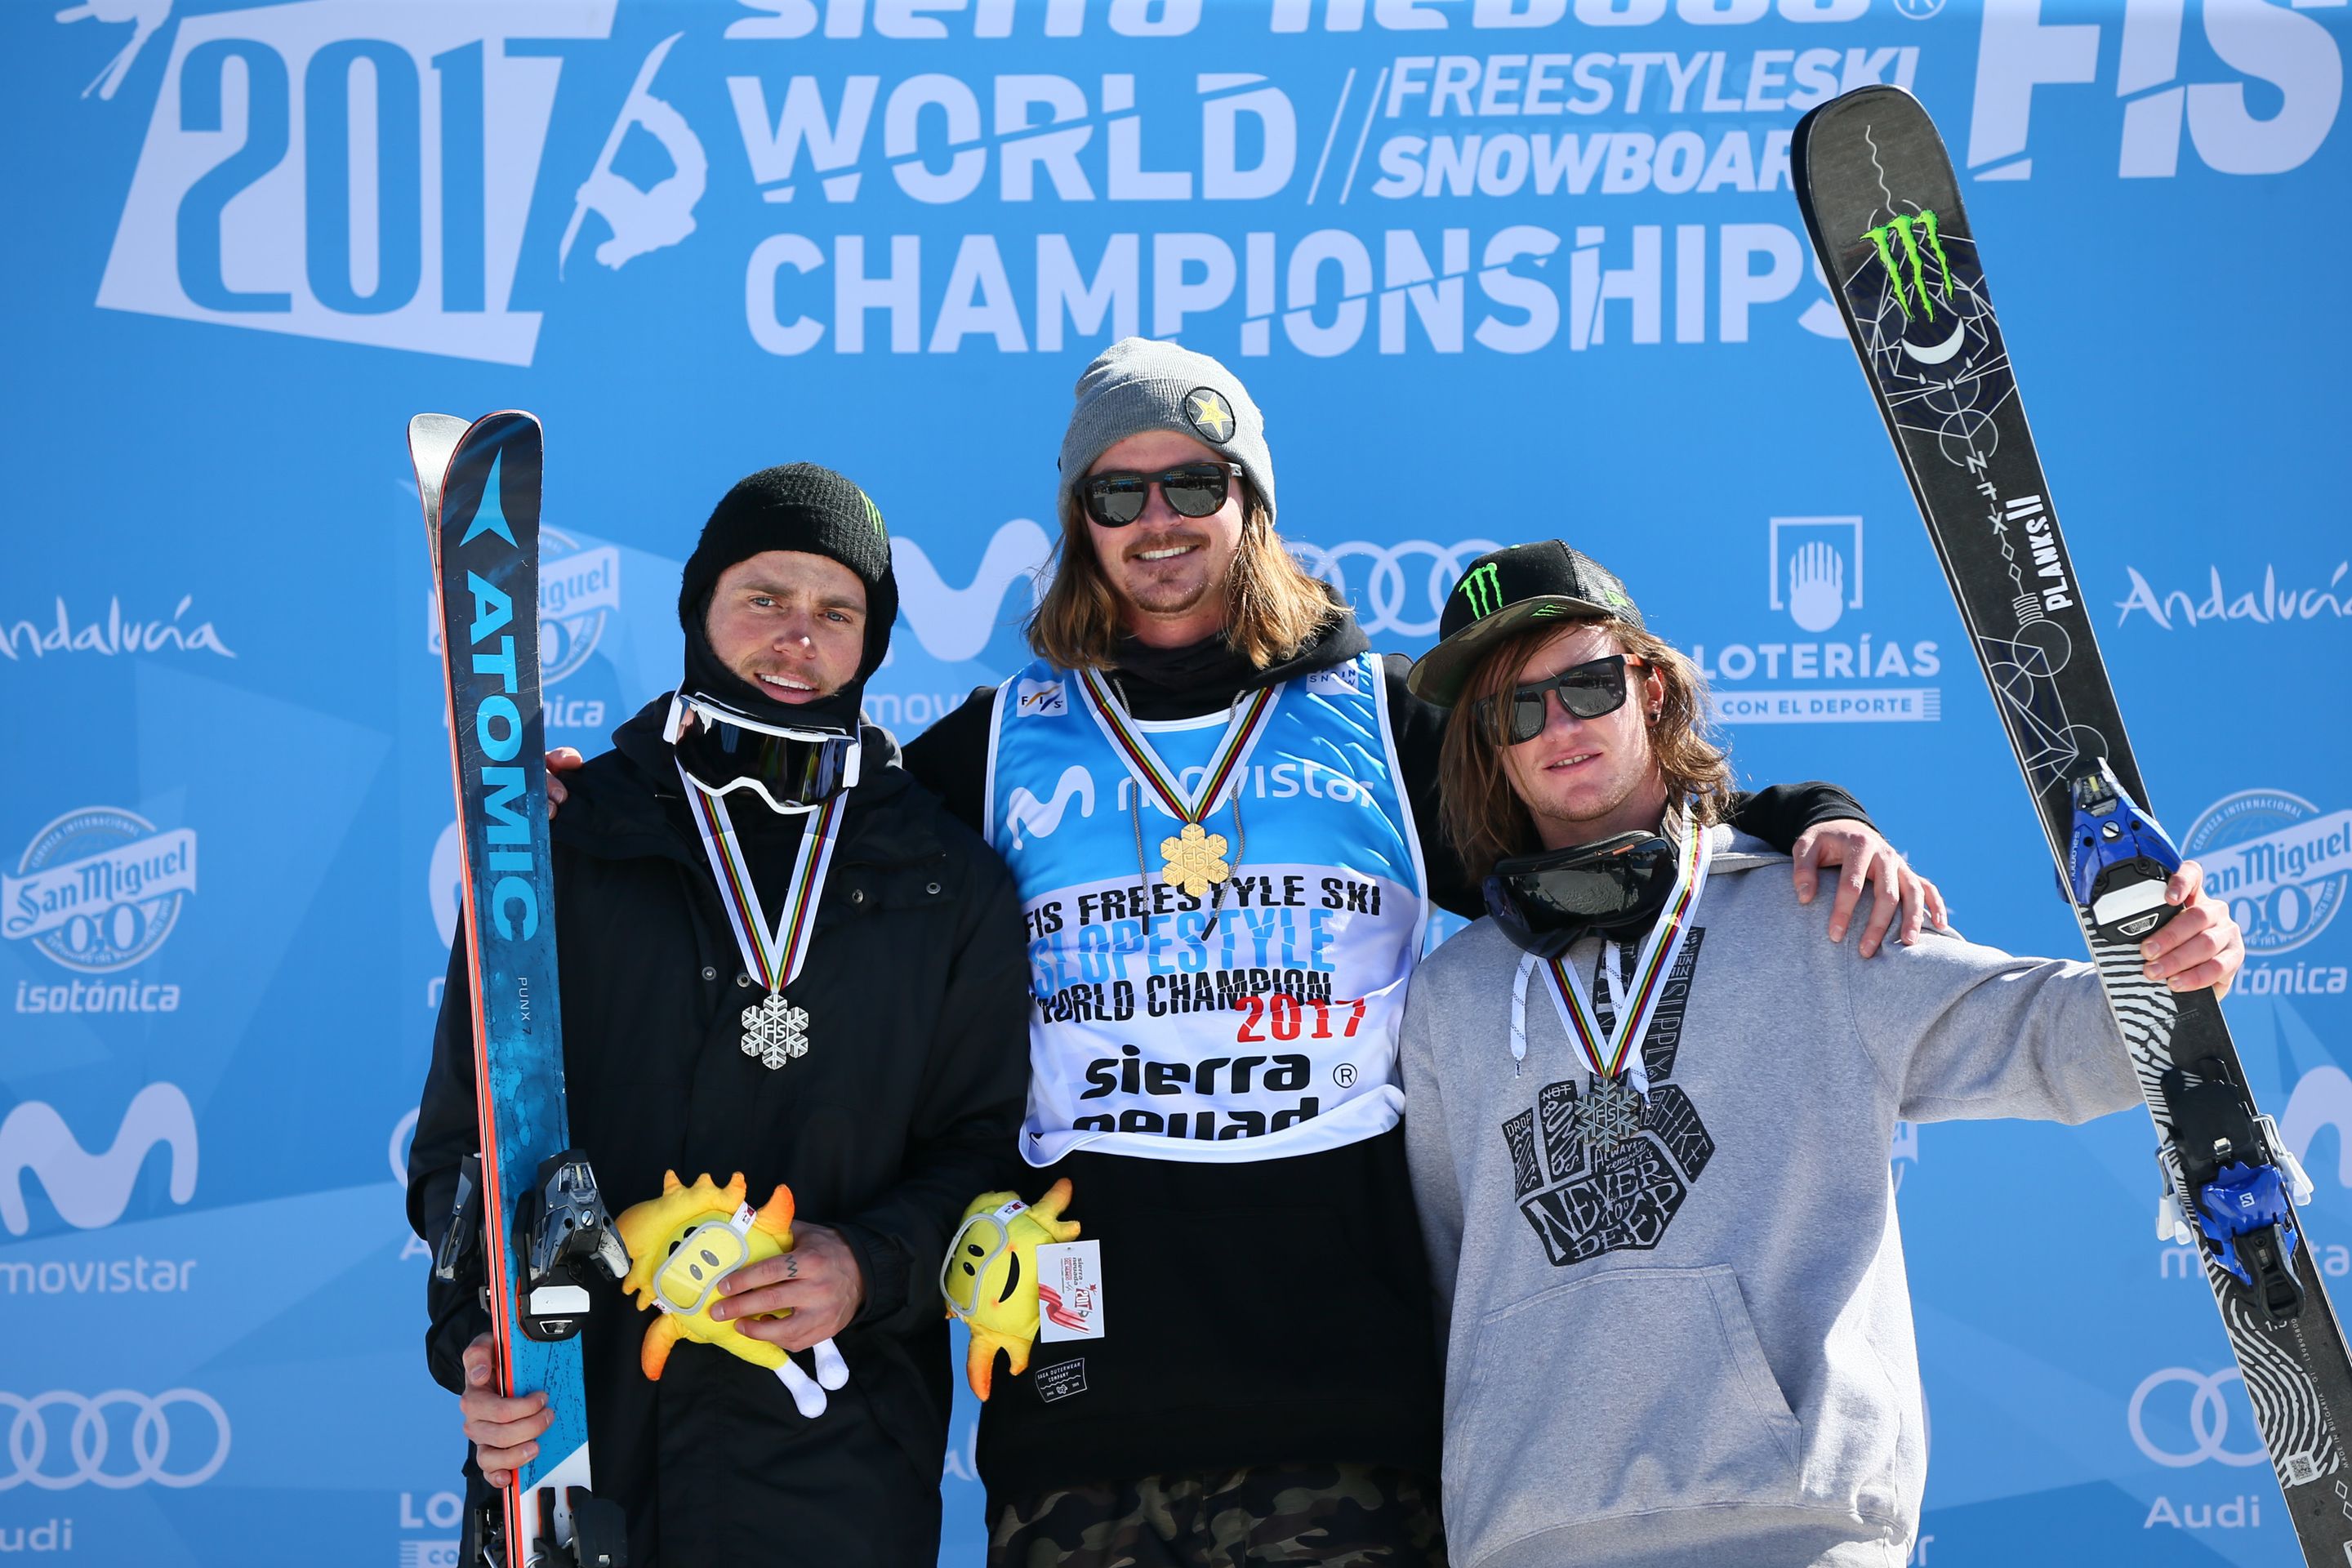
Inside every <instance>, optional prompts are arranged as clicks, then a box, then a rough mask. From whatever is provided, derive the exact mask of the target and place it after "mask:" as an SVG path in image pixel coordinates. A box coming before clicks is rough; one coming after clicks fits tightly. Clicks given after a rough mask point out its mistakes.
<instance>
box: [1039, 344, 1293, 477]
mask: <svg viewBox="0 0 2352 1568" xmlns="http://www.w3.org/2000/svg"><path fill="white" fill-rule="evenodd" d="M1146 430H1173V431H1175V432H1176V433H1177V434H1178V435H1180V436H1190V437H1193V438H1194V439H1195V440H1198V441H1201V442H1203V443H1205V444H1206V445H1207V446H1209V447H1212V448H1213V449H1214V450H1216V451H1220V452H1223V454H1224V455H1225V456H1227V457H1229V458H1233V460H1234V461H1235V462H1237V463H1239V464H1240V465H1241V466H1242V472H1243V473H1244V475H1246V476H1247V477H1248V479H1249V482H1250V489H1252V490H1254V491H1255V492H1256V494H1257V498H1258V500H1260V501H1262V502H1264V503H1265V510H1266V515H1267V517H1268V518H1271V517H1272V516H1273V515H1274V454H1273V452H1271V451H1270V450H1268V449H1267V447H1266V444H1265V415H1263V414H1261V413H1260V412H1258V406H1257V405H1256V404H1255V402H1253V401H1251V398H1250V395H1249V389H1248V388H1247V387H1245V386H1244V385H1243V384H1242V380H1241V377H1239V376H1237V375H1235V374H1234V373H1233V372H1232V371H1230V370H1227V369H1226V368H1225V367H1224V366H1223V364H1221V363H1218V362H1217V361H1216V360H1213V359H1212V358H1210V357H1209V356H1208V355H1207V354H1204V353H1194V352H1193V351H1192V350H1191V349H1188V348H1182V347H1180V346H1179V345H1177V344H1175V343H1163V342H1159V341H1158V340H1156V339H1152V338H1121V339H1120V340H1119V341H1118V342H1115V343H1113V344H1111V345H1110V347H1108V348H1107V349H1105V350H1103V352H1102V353H1100V354H1098V355H1097V356H1096V357H1095V360H1094V363H1091V364H1089V365H1087V368H1086V370H1085V372H1084V374H1081V375H1079V377H1078V385H1077V394H1076V406H1074V407H1073V408H1072V409H1071V410H1070V423H1069V427H1068V428H1067V429H1066V431H1065V432H1064V433H1063V436H1062V494H1063V498H1064V499H1065V500H1067V499H1068V497H1069V494H1070V492H1071V491H1073V490H1075V489H1077V486H1078V481H1079V480H1081V479H1085V478H1086V477H1087V469H1088V468H1093V467H1094V465H1095V463H1096V462H1097V459H1099V458H1101V457H1102V455H1103V454H1104V453H1105V452H1107V451H1108V450H1110V448H1111V447H1115V446H1117V445H1118V443H1119V442H1121V441H1124V440H1126V439H1127V438H1128V437H1129V436H1136V435H1140V434H1141V433H1142V432H1144V431H1146Z"/></svg>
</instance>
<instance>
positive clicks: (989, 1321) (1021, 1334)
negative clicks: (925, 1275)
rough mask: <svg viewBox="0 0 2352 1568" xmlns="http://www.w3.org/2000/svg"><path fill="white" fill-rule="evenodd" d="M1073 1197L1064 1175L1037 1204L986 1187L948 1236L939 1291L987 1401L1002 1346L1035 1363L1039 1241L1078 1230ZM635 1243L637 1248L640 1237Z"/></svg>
mask: <svg viewBox="0 0 2352 1568" xmlns="http://www.w3.org/2000/svg"><path fill="white" fill-rule="evenodd" d="M1069 1203H1070V1183H1069V1178H1067V1177H1064V1178H1063V1179H1062V1180H1060V1181H1058V1182H1055V1184H1053V1185H1052V1186H1051V1187H1048V1188H1047V1189H1046V1190H1045V1196H1044V1197H1042V1198H1039V1199H1038V1200H1037V1202H1036V1204H1035V1205H1034V1206H1033V1205H1029V1204H1024V1203H1023V1202H1022V1201H1021V1198H1020V1194H1017V1193H982V1194H981V1195H980V1196H978V1197H976V1198H974V1199H972V1200H971V1207H970V1208H967V1209H966V1210H964V1211H963V1224H962V1225H961V1226H960V1227H958V1229H957V1231H956V1233H955V1239H954V1240H952V1241H950V1242H949V1243H948V1251H947V1257H946V1258H943V1259H942V1260H941V1261H940V1294H941V1295H942V1296H945V1297H946V1298H947V1303H948V1316H950V1317H951V1318H961V1319H962V1320H963V1324H964V1327H965V1328H966V1329H968V1330H970V1331H971V1354H970V1355H969V1356H967V1357H966V1358H965V1360H964V1369H963V1374H964V1381H965V1382H967V1383H969V1384H971V1391H972V1393H973V1394H976V1395H978V1396H979V1397H980V1398H981V1399H982V1400H983V1401H985V1400H986V1399H987V1398H988V1389H989V1384H990V1382H991V1380H992V1378H993V1377H994V1375H995V1372H996V1352H998V1351H1003V1352H1004V1354H1005V1357H1006V1362H1007V1364H1008V1365H1009V1366H1010V1367H1011V1368H1012V1370H1013V1375H1014V1376H1016V1377H1017V1376H1019V1375H1020V1374H1021V1373H1024V1372H1026V1371H1028V1370H1029V1347H1030V1345H1031V1344H1033V1343H1034V1342H1035V1341H1036V1338H1037V1283H1038V1281H1037V1247H1038V1246H1039V1244H1040V1243H1043V1242H1048V1241H1076V1239H1077V1238H1078V1222H1077V1221H1076V1220H1074V1219H1064V1218H1063V1217H1062V1211H1063V1210H1064V1209H1065V1208H1066V1207H1068V1206H1069ZM630 1250H631V1253H632V1255H634V1254H635V1246H634V1244H632V1247H631V1249H630ZM1056 1304H1057V1305H1058V1303H1056Z"/></svg>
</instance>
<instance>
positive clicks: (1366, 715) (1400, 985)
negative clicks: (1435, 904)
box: [986, 655, 1428, 1165]
mask: <svg viewBox="0 0 2352 1568" xmlns="http://www.w3.org/2000/svg"><path fill="white" fill-rule="evenodd" d="M1110 695H1111V694H1110V693H1109V692H1108V688H1107V687H1106V688H1104V689H1102V691H1101V693H1100V694H1099V696H1098V694H1097V691H1096V690H1094V689H1088V687H1087V686H1086V685H1084V684H1082V682H1081V679H1080V677H1078V676H1076V675H1073V674H1071V673H1069V672H1066V671H1062V670H1057V669H1055V668H1053V667H1052V666H1051V665H1048V664H1045V663H1044V662H1043V661H1039V662H1037V663H1034V664H1032V665H1031V666H1030V667H1029V668H1025V669H1024V670H1021V671H1020V672H1018V673H1017V674H1015V675H1014V676H1013V679H1010V680H1007V681H1006V682H1005V683H1004V684H1003V686H1002V687H1001V688H999V689H998V691H997V698H996V708H995V713H994V716H993V729H992V736H991V742H990V750H989V776H988V786H987V793H986V799H987V803H988V814H989V815H988V829H989V840H990V842H991V843H992V845H994V847H995V848H996V850H997V852H998V853H999V854H1001V855H1003V857H1004V858H1005V861H1006V863H1007V864H1008V865H1010V866H1011V867H1012V868H1013V877H1014V879H1015V880H1016V882H1017V883H1018V885H1019V887H1020V890H1021V899H1022V904H1023V907H1024V911H1025V912H1026V915H1027V919H1028V935H1029V963H1030V973H1031V991H1032V1005H1033V1006H1034V1008H1035V1011H1034V1014H1033V1015H1032V1018H1031V1025H1030V1032H1029V1039H1030V1067H1031V1074H1030V1092H1029V1115H1028V1121H1027V1123H1026V1125H1025V1126H1024V1130H1023V1133H1022V1140H1021V1152H1022V1154H1023V1156H1024V1158H1026V1159H1027V1160H1028V1161H1029V1162H1030V1163H1032V1164H1034V1165H1047V1164H1051V1163H1053V1162H1054V1161H1055V1160H1057V1159H1059V1158H1060V1157H1061V1156H1062V1155H1063V1154H1065V1153H1066V1152H1069V1151H1071V1150H1073V1149H1076V1148H1080V1147H1085V1148H1088V1149H1093V1150H1097V1151H1099V1152H1109V1153H1121V1154H1133V1155H1141V1156H1146V1157H1150V1158H1157V1159H1170V1160H1193V1161H1244V1160H1262V1159H1267V1158H1271V1157H1274V1156H1276V1155H1284V1154H1297V1153H1307V1152H1312V1151H1314V1150H1318V1149H1329V1148H1336V1147H1339V1145H1341V1144H1345V1143H1350V1142H1356V1141H1357V1140H1359V1139H1362V1138H1369V1137H1371V1136H1373V1135H1374V1134H1376V1133H1380V1132H1383V1131H1387V1130H1388V1129H1390V1128H1391V1127H1393V1126H1395V1125H1396V1123H1397V1121H1398V1118H1399V1116H1400V1114H1401V1112H1402V1106H1403V1102H1404V1097H1403V1093H1402V1090H1401V1089H1399V1087H1398V1083H1397V1068H1396V1036H1397V1029H1398V1026H1399V1025H1400V1024H1401V1022H1402V1017H1403V1012H1404V990H1405V980H1406V977H1407V976H1408V975H1410V974H1411V973H1412V965H1413V963H1414V961H1415V959H1417V958H1418V956H1419V955H1420V952H1421V943H1422V938H1423V931H1424V929H1425V925H1426V921H1427V907H1428V906H1427V903H1426V900H1425V893H1426V887H1427V884H1426V879H1425V876H1424V873H1423V867H1422V864H1421V855H1420V847H1419V843H1418V840H1417V839H1416V838H1415V837H1414V835H1413V828H1412V816H1411V808H1410V807H1409V806H1408V805H1407V804H1406V802H1405V798H1404V791H1403V786H1402V781H1401V777H1400V774H1399V771H1398V767H1397V762H1396V756H1395V753H1394V751H1393V749H1392V747H1391V743H1390V739H1389V729H1388V713H1387V698H1386V693H1385V691H1384V689H1383V688H1382V683H1381V670H1380V667H1379V665H1378V664H1377V663H1376V662H1375V661H1374V659H1373V658H1372V657H1371V656H1370V655H1365V656H1361V657H1359V658H1355V659H1351V660H1349V662H1347V663H1345V664H1342V665H1339V666H1336V667H1334V668H1330V669H1328V670H1322V671H1318V672H1317V673H1316V674H1314V675H1311V676H1306V677H1302V678H1300V679H1297V680H1293V681H1287V682H1285V683H1283V684H1282V685H1281V686H1280V687H1278V688H1276V689H1272V690H1269V691H1267V692H1265V693H1262V694H1252V696H1253V698H1255V697H1258V696H1263V698H1264V700H1263V701H1254V700H1244V702H1243V703H1241V704H1237V705H1236V708H1235V710H1234V711H1232V712H1230V713H1225V712H1220V713H1213V714H1210V715H1208V716H1206V717H1204V718H1202V719H1198V720H1190V721H1182V722H1178V723H1154V724H1145V723H1139V722H1137V721H1134V720H1132V719H1130V718H1129V717H1128V716H1127V715H1126V714H1125V712H1124V711H1123V710H1120V709H1118V707H1117V705H1116V703H1115V701H1114V700H1109V699H1110ZM1131 742H1132V743H1131ZM1138 753H1141V754H1142V755H1144V756H1148V757H1149V759H1150V766H1149V767H1139V763H1138V761H1137V756H1138ZM1154 773H1156V774H1157V777H1156V778H1155V777H1150V776H1147V775H1150V774H1154ZM1139 781H1140V782H1139ZM1236 797H1238V798H1239V802H1240V815H1241V816H1242V817H1243V818H1244V819H1245V820H1244V821H1243V822H1240V823H1237V822H1236V820H1235V809H1234V807H1235V799H1236ZM1138 814H1140V815H1138ZM1244 832H1245V833H1246V843H1247V848H1246V852H1245V853H1244V852H1243V851H1241V850H1240V848H1239V846H1240V845H1241V843H1242V842H1243V836H1244ZM1195 833H1197V834H1198V836H1199V837H1197V838H1193V837H1191V836H1192V835H1193V834H1195ZM1218 838H1223V839H1226V840H1228V841H1229V843H1230V844H1232V845H1233V846H1234V855H1233V858H1231V859H1227V858H1226V853H1225V851H1224V850H1222V849H1213V845H1214V841H1215V840H1216V839H1218ZM1163 841H1164V842H1166V843H1167V844H1169V845H1170V846H1171V847H1170V848H1166V849H1163V850H1162V851H1161V854H1160V856H1159V857H1151V858H1146V857H1145V856H1143V855H1139V852H1138V844H1139V843H1141V844H1142V845H1143V846H1144V847H1145V849H1146V850H1147V851H1148V850H1149V849H1150V848H1152V847H1159V846H1160V845H1161V844H1162V843H1163ZM1188 843H1189V844H1192V845H1193V846H1195V848H1193V849H1187V848H1186V847H1185V846H1186V845H1187V844H1188ZM1203 850H1210V851H1211V852H1213V856H1214V858H1216V859H1218V860H1220V861H1223V862H1224V865H1223V869H1224V873H1225V875H1224V876H1223V878H1218V877H1215V876H1213V875H1209V874H1202V875H1197V876H1186V875H1183V874H1182V873H1183V872H1185V871H1186V870H1188V869H1196V868H1197V869H1199V870H1201V871H1202V872H1203V873H1206V872H1207V871H1208V870H1209V868H1206V867H1196V866H1195V863H1194V862H1193V861H1192V860H1191V859H1190V857H1191V856H1192V855H1194V854H1197V853H1202V851H1203ZM1139 859H1140V860H1144V862H1145V863H1144V864H1142V865H1140V866H1139V864H1138V862H1139ZM1171 867H1172V869H1171Z"/></svg>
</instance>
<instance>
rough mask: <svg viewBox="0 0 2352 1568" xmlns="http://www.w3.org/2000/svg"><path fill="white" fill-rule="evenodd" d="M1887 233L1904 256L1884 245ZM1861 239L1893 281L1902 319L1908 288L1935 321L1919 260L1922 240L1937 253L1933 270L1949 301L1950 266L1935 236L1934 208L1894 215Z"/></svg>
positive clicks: (1905, 316)
mask: <svg viewBox="0 0 2352 1568" xmlns="http://www.w3.org/2000/svg"><path fill="white" fill-rule="evenodd" d="M1890 235H1891V236H1893V237H1895V241H1896V244H1898V245H1899V246H1900V247H1902V251H1903V255H1902V257H1901V258H1899V259H1898V258H1896V256H1895V246H1890V245H1889V244H1887V237H1888V236H1890ZM1863 238H1864V239H1866V240H1868V241H1870V243H1871V244H1872V245H1874V246H1875V247H1878V259H1879V261H1880V263H1881V264H1882V265H1883V266H1885V268H1886V276H1887V277H1888V278H1889V279H1893V280H1894V283H1895V303H1896V304H1897V305H1900V306H1901V307H1902V308H1903V319H1904V320H1905V321H1909V320H1910V319H1911V295H1910V292H1908V291H1906V290H1909V291H1916V294H1917V296H1918V300H1919V309H1920V310H1923V311H1925V312H1926V313H1927V319H1928V320H1929V321H1934V320H1935V319H1936V301H1935V298H1934V296H1933V295H1932V294H1931V293H1930V292H1929V290H1928V286H1927V274H1926V271H1925V268H1924V265H1923V263H1922V261H1921V259H1920V250H1919V246H1920V242H1921V241H1922V240H1925V241H1926V242H1927V248H1928V249H1929V250H1932V251H1934V252H1935V253H1936V270H1937V276H1938V277H1939V279H1941V281H1942V284H1943V289H1942V293H1943V296H1944V298H1945V299H1946V300H1949V299H1950V298H1951V297H1952V266H1951V263H1950V262H1949V261H1948V260H1946V259H1945V258H1944V242H1943V241H1942V240H1941V239H1940V238H1938V237H1937V233H1936V214H1935V211H1934V209H1933V208H1929V207H1922V208H1920V209H1919V214H1918V216H1916V217H1914V216H1912V215H1911V214H1909V213H1900V214H1897V215H1896V216H1895V218H1894V219H1893V220H1892V221H1891V222H1887V223H1883V224H1880V225H1879V226H1877V227H1876V228H1874V229H1872V230H1870V231H1869V232H1868V233H1866V234H1864V236H1863ZM1906 263H1907V264H1908V265H1909V267H1910V269H1911V278H1910V281H1909V283H1908V284H1907V285H1906V283H1905V281H1904V277H1903V269H1904V265H1905V264H1906Z"/></svg>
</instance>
